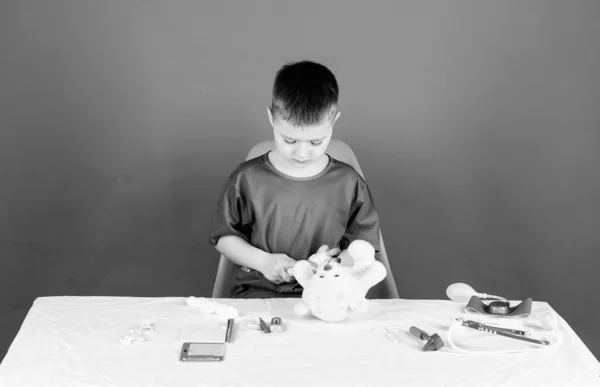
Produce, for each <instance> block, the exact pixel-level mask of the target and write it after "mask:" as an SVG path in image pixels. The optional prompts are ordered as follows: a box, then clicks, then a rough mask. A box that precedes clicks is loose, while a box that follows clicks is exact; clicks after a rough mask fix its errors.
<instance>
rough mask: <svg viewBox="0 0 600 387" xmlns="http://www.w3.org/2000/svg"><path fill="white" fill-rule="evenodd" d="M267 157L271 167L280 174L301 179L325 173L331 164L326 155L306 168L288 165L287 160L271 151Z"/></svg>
mask: <svg viewBox="0 0 600 387" xmlns="http://www.w3.org/2000/svg"><path fill="white" fill-rule="evenodd" d="M267 157H268V159H269V161H270V162H271V165H273V167H274V168H275V169H277V170H278V171H279V172H281V173H283V174H284V175H287V176H290V177H293V178H300V179H303V178H309V177H313V176H317V175H318V174H320V173H321V172H323V170H325V168H327V165H328V164H329V156H328V155H327V154H324V155H323V156H321V157H320V158H319V159H318V160H315V161H314V162H313V163H311V164H310V165H308V166H306V167H304V168H298V167H294V166H293V165H290V164H288V163H286V162H285V160H282V159H281V157H280V156H279V154H278V153H277V152H273V151H271V152H269V153H268V154H267Z"/></svg>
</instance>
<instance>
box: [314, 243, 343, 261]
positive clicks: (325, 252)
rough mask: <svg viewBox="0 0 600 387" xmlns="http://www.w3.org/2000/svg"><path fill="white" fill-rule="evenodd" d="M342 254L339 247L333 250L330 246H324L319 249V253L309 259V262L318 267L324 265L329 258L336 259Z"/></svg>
mask: <svg viewBox="0 0 600 387" xmlns="http://www.w3.org/2000/svg"><path fill="white" fill-rule="evenodd" d="M340 253H341V250H340V249H339V247H334V248H333V249H330V248H329V246H327V245H323V246H321V247H319V249H318V250H317V252H316V253H314V254H313V255H311V256H310V257H309V258H308V260H309V261H310V262H314V263H316V264H317V266H319V265H321V264H323V263H324V262H325V261H327V260H329V258H331V257H336V256H337V255H339V254H340Z"/></svg>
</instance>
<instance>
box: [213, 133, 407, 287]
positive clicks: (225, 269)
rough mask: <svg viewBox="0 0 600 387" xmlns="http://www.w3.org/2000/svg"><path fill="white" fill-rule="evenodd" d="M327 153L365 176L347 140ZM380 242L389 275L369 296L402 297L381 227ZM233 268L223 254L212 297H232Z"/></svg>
mask: <svg viewBox="0 0 600 387" xmlns="http://www.w3.org/2000/svg"><path fill="white" fill-rule="evenodd" d="M274 146H275V145H274V141H273V140H270V141H263V142H260V143H258V144H256V145H254V146H253V147H252V149H250V152H248V156H246V160H250V159H253V158H256V157H258V156H260V155H263V154H265V153H267V152H268V151H270V150H271V149H273V147H274ZM327 154H329V155H330V156H331V157H333V158H334V159H336V160H340V161H343V162H345V163H346V164H349V165H351V166H352V167H353V168H354V169H356V171H357V172H358V173H359V174H360V175H361V176H362V177H363V178H364V177H365V176H364V173H363V171H362V169H361V168H360V164H359V163H358V159H357V158H356V155H355V154H354V152H353V151H352V149H351V148H350V147H349V146H348V144H346V143H345V142H343V141H341V140H337V139H332V140H331V141H330V142H329V145H328V146H327ZM379 244H380V250H379V252H378V253H376V254H375V259H377V260H378V261H379V262H381V263H383V265H384V266H385V269H386V270H387V276H386V277H385V279H384V280H383V281H381V282H380V283H378V284H377V285H375V286H373V287H372V288H371V289H370V290H369V292H368V293H367V298H370V299H374V298H400V296H399V295H398V288H397V287H396V281H395V280H394V274H393V273H392V269H391V267H390V263H389V260H388V256H387V252H386V250H385V245H384V243H383V235H382V233H381V228H380V230H379ZM232 269H233V263H232V262H231V261H230V260H229V259H227V257H225V256H224V255H221V258H220V260H219V267H218V269H217V275H216V278H215V283H214V286H213V292H212V297H213V298H229V297H230V294H229V293H230V278H231V271H232Z"/></svg>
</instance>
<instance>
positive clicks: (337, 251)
mask: <svg viewBox="0 0 600 387" xmlns="http://www.w3.org/2000/svg"><path fill="white" fill-rule="evenodd" d="M341 252H342V250H341V249H340V248H339V247H334V248H333V249H331V250H329V251H328V252H327V255H329V256H330V257H334V256H336V255H339V254H340V253H341Z"/></svg>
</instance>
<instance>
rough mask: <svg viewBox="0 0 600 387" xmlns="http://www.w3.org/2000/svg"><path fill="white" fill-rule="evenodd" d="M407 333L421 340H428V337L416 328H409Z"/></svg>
mask: <svg viewBox="0 0 600 387" xmlns="http://www.w3.org/2000/svg"><path fill="white" fill-rule="evenodd" d="M409 331H410V333H411V334H412V335H413V336H417V337H418V338H419V339H421V340H428V339H429V335H428V334H427V333H426V332H425V331H422V330H420V329H419V328H417V327H410V329H409Z"/></svg>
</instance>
